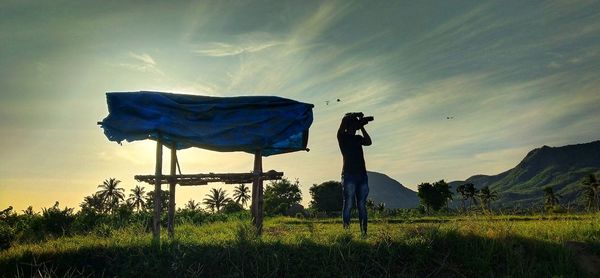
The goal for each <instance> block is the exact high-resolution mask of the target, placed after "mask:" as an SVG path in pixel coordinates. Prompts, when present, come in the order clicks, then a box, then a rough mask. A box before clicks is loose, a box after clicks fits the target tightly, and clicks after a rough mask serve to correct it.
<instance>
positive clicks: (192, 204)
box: [185, 199, 200, 210]
mask: <svg viewBox="0 0 600 278" xmlns="http://www.w3.org/2000/svg"><path fill="white" fill-rule="evenodd" d="M185 208H186V209H189V210H198V209H199V208H200V204H198V203H196V201H194V200H192V199H190V200H189V201H187V203H186V204H185Z"/></svg>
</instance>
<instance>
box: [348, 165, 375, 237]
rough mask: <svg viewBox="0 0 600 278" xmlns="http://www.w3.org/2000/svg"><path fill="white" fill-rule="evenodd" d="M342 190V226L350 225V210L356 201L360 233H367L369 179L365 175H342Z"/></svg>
mask: <svg viewBox="0 0 600 278" xmlns="http://www.w3.org/2000/svg"><path fill="white" fill-rule="evenodd" d="M342 192H343V195H344V206H343V208H342V220H343V222H344V228H347V227H348V226H349V225H350V210H351V209H352V204H354V203H355V202H356V206H357V207H358V221H359V223H360V231H361V233H362V234H366V233H367V207H366V203H367V195H369V180H368V178H367V175H366V174H365V175H342Z"/></svg>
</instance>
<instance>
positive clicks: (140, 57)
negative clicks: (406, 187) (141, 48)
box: [118, 52, 165, 76]
mask: <svg viewBox="0 0 600 278" xmlns="http://www.w3.org/2000/svg"><path fill="white" fill-rule="evenodd" d="M129 58H130V59H132V60H133V61H134V62H133V63H131V62H130V63H119V64H118V65H119V66H121V67H124V68H127V69H130V70H134V71H139V72H146V73H154V74H158V75H162V76H164V75H165V73H164V72H162V71H161V70H160V69H159V68H158V65H157V64H156V61H155V60H154V58H152V56H150V55H149V54H147V53H141V54H138V53H134V52H129Z"/></svg>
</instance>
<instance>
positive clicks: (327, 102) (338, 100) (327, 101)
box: [325, 98, 342, 105]
mask: <svg viewBox="0 0 600 278" xmlns="http://www.w3.org/2000/svg"><path fill="white" fill-rule="evenodd" d="M340 101H342V100H340V99H339V98H338V99H337V100H336V102H340ZM329 102H330V101H329V100H326V101H325V105H329Z"/></svg>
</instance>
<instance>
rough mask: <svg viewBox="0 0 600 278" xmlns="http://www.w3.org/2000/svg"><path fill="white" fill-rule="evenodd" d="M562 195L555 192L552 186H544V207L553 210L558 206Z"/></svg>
mask: <svg viewBox="0 0 600 278" xmlns="http://www.w3.org/2000/svg"><path fill="white" fill-rule="evenodd" d="M559 198H560V195H559V194H557V193H554V189H553V188H552V186H546V187H544V208H545V209H546V210H552V209H554V207H556V206H558V203H559Z"/></svg>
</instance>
